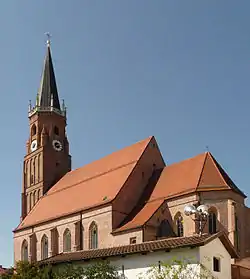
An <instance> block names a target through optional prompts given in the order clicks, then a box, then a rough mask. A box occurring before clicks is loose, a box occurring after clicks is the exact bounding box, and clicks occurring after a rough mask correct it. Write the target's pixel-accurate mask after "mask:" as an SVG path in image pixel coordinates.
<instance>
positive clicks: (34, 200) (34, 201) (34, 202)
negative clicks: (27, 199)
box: [33, 191, 36, 206]
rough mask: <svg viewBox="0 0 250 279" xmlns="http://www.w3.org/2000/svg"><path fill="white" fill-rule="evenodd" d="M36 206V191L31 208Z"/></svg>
mask: <svg viewBox="0 0 250 279" xmlns="http://www.w3.org/2000/svg"><path fill="white" fill-rule="evenodd" d="M35 204H36V191H34V193H33V206H35Z"/></svg>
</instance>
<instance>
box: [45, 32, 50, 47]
mask: <svg viewBox="0 0 250 279" xmlns="http://www.w3.org/2000/svg"><path fill="white" fill-rule="evenodd" d="M45 35H46V36H47V46H48V47H50V42H51V40H50V38H51V35H50V33H49V32H46V33H45Z"/></svg>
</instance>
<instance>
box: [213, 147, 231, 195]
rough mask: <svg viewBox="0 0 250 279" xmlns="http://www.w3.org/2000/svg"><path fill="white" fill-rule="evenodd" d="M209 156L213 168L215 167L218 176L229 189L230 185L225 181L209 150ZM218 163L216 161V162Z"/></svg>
mask: <svg viewBox="0 0 250 279" xmlns="http://www.w3.org/2000/svg"><path fill="white" fill-rule="evenodd" d="M208 155H209V157H210V158H211V159H212V163H213V165H214V166H215V168H216V169H217V171H218V172H219V176H220V177H221V178H222V180H223V181H224V183H225V184H226V185H227V186H228V188H229V189H231V187H230V186H229V185H228V183H227V182H226V180H225V178H224V177H223V175H222V174H221V171H220V170H219V168H218V166H217V165H216V163H215V161H216V160H215V158H214V157H213V156H212V154H211V153H210V152H209V154H208ZM217 164H218V162H217Z"/></svg>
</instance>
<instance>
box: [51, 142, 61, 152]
mask: <svg viewBox="0 0 250 279" xmlns="http://www.w3.org/2000/svg"><path fill="white" fill-rule="evenodd" d="M52 146H53V148H54V149H55V150H56V151H62V149H63V146H62V143H61V142H60V141H59V140H53V141H52Z"/></svg>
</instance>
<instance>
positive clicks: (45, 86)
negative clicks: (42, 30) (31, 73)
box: [36, 33, 61, 110]
mask: <svg viewBox="0 0 250 279" xmlns="http://www.w3.org/2000/svg"><path fill="white" fill-rule="evenodd" d="M47 36H48V39H47V51H46V56H45V59H44V66H43V72H42V78H41V83H40V88H39V91H38V94H37V99H36V107H39V108H40V109H42V110H47V109H48V108H54V109H57V110H61V108H60V101H59V97H58V92H57V86H56V78H55V73H54V68H53V63H52V57H51V51H50V35H49V34H48V33H47Z"/></svg>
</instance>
